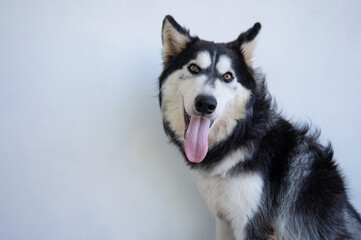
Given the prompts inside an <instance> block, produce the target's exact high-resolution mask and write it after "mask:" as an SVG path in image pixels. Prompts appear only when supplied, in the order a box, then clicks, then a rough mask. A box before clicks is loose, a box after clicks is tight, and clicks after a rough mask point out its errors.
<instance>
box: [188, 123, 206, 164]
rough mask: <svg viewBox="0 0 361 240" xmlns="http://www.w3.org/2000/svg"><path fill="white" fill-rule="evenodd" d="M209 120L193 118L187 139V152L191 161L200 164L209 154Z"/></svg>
mask: <svg viewBox="0 0 361 240" xmlns="http://www.w3.org/2000/svg"><path fill="white" fill-rule="evenodd" d="M209 123H210V121H209V119H206V118H201V117H196V116H191V121H190V123H189V126H188V129H187V133H186V139H185V151H186V155H187V158H188V160H189V161H191V162H195V163H200V162H201V161H202V160H203V159H204V158H205V156H206V154H207V152H208V130H209Z"/></svg>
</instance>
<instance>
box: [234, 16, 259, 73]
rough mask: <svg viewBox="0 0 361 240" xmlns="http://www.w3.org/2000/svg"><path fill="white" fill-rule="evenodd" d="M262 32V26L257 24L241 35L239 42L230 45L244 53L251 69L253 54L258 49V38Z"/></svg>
mask: <svg viewBox="0 0 361 240" xmlns="http://www.w3.org/2000/svg"><path fill="white" fill-rule="evenodd" d="M260 30H261V24H260V23H259V22H257V23H255V24H254V25H253V27H251V28H250V29H248V30H247V31H245V32H243V33H241V34H240V35H239V36H238V38H237V40H235V41H233V42H230V43H229V45H230V46H232V47H237V48H238V50H240V51H241V52H242V54H243V56H244V60H245V61H246V64H247V65H248V66H249V67H252V63H253V61H252V60H253V53H254V49H255V47H256V37H257V35H258V33H259V31H260Z"/></svg>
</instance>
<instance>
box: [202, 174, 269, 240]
mask: <svg viewBox="0 0 361 240" xmlns="http://www.w3.org/2000/svg"><path fill="white" fill-rule="evenodd" d="M198 188H199V191H200V192H201V194H202V196H203V197H204V199H205V200H206V202H207V204H208V206H209V208H210V209H211V210H212V212H213V213H214V214H215V215H217V214H218V215H221V216H223V217H224V218H225V219H226V221H228V222H230V224H231V226H232V228H233V230H234V236H237V239H243V238H242V236H244V227H245V226H246V224H247V221H248V219H251V218H252V217H253V216H254V214H255V213H256V212H257V210H258V208H259V205H260V203H261V196H262V191H263V179H262V177H261V176H260V175H259V174H258V173H245V174H242V175H239V176H237V177H226V178H221V177H201V179H200V180H199V182H198Z"/></svg>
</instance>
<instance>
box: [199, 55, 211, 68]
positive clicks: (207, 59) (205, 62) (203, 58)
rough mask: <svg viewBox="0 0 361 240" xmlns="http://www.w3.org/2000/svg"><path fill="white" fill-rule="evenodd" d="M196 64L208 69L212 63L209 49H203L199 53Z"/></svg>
mask: <svg viewBox="0 0 361 240" xmlns="http://www.w3.org/2000/svg"><path fill="white" fill-rule="evenodd" d="M195 62H196V64H197V65H198V66H199V67H201V68H202V69H206V68H208V67H209V66H211V64H212V60H211V56H210V55H209V52H208V51H203V52H200V53H198V55H197V59H196V61H195Z"/></svg>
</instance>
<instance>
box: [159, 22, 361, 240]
mask: <svg viewBox="0 0 361 240" xmlns="http://www.w3.org/2000/svg"><path fill="white" fill-rule="evenodd" d="M260 29H261V25H260V24H259V23H256V24H254V26H253V27H252V28H250V29H248V30H247V31H245V32H243V33H241V34H240V35H239V37H238V38H237V39H236V40H234V41H232V42H229V43H214V42H209V41H204V40H201V39H199V38H198V37H196V36H191V35H190V34H189V31H188V30H186V29H184V28H183V27H181V26H180V25H179V24H178V23H177V22H176V21H175V20H174V19H173V18H172V17H171V16H166V17H165V19H164V21H163V28H162V42H163V62H164V69H163V72H162V73H161V75H160V77H159V103H160V106H161V111H162V115H163V124H164V129H165V132H166V134H167V135H168V136H169V138H170V139H171V142H173V143H174V144H175V145H177V146H178V147H179V150H180V151H181V153H182V154H183V155H184V157H185V159H186V162H187V163H188V164H189V166H190V167H191V168H192V169H195V170H196V171H198V172H199V175H200V180H199V184H198V185H199V186H198V187H199V189H200V192H201V194H202V195H203V197H204V198H205V200H206V202H207V204H208V205H209V207H210V209H211V211H212V212H213V213H214V214H215V216H216V217H217V221H216V223H217V239H236V240H239V239H285V240H286V239H287V240H297V239H299V240H315V239H322V240H324V239H338V240H339V239H361V218H360V215H359V214H358V213H357V212H356V210H355V209H354V208H353V207H352V206H351V204H350V202H349V200H348V198H347V194H346V189H345V184H344V180H343V178H342V175H341V174H340V171H339V169H338V167H337V165H336V164H335V162H334V160H333V150H332V147H331V145H328V146H322V145H321V144H320V143H319V140H318V134H315V133H312V132H310V130H309V127H307V126H302V127H301V126H299V125H295V124H293V123H290V122H289V121H288V120H286V119H285V118H283V117H282V116H281V115H280V114H279V113H277V111H276V109H275V106H274V104H273V102H272V99H271V97H270V95H269V93H268V91H267V88H266V84H265V80H264V77H263V75H262V74H261V73H260V72H259V70H256V69H254V68H253V67H252V57H253V48H254V41H255V38H256V36H257V34H258V32H259V31H260Z"/></svg>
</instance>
